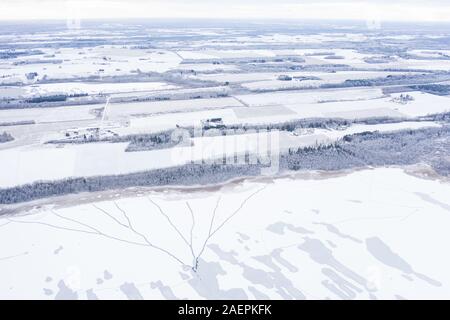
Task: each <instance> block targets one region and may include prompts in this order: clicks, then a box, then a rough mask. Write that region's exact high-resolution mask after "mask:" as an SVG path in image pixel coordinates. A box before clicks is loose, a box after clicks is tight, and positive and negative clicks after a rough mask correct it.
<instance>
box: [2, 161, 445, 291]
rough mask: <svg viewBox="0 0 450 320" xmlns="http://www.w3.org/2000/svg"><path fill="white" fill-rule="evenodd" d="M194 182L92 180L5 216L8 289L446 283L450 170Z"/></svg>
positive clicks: (346, 287)
mask: <svg viewBox="0 0 450 320" xmlns="http://www.w3.org/2000/svg"><path fill="white" fill-rule="evenodd" d="M187 191H188V190H185V189H178V190H176V189H160V190H145V189H142V190H141V189H139V190H135V194H136V196H133V197H129V196H126V197H122V196H121V194H120V193H121V192H117V193H114V192H110V193H103V194H98V197H97V196H96V195H95V194H94V195H92V196H91V197H90V198H91V200H89V202H86V203H84V204H81V205H72V204H70V203H64V201H59V202H56V203H59V204H56V205H51V204H50V205H47V206H43V207H41V208H35V209H33V210H29V211H27V212H24V213H23V214H21V215H19V216H10V217H8V216H4V217H2V218H1V219H0V228H1V232H0V239H1V241H2V242H4V243H6V242H7V243H9V244H10V245H8V246H2V248H1V249H0V271H1V272H0V275H1V276H0V278H1V281H0V297H1V298H2V299H14V298H39V299H41V298H42V299H64V298H66V299H67V298H70V299H96V298H99V299H107V298H111V299H127V298H128V299H141V298H145V299H185V298H189V299H194V298H201V299H204V298H208V299H231V298H242V299H265V298H271V299H304V298H308V299H327V298H331V299H352V298H359V299H404V298H406V299H414V298H429V299H432V298H436V299H445V298H448V296H449V290H450V289H449V286H450V276H449V274H448V270H449V268H450V264H449V263H450V262H449V259H447V254H446V247H445V244H446V243H447V242H448V241H450V239H448V236H446V235H447V234H448V232H447V231H446V230H447V226H448V224H449V223H450V215H449V211H450V202H449V200H448V197H447V195H448V193H449V192H450V185H449V183H448V182H444V181H438V180H426V179H422V178H417V177H414V176H412V175H409V174H407V173H405V172H404V171H403V170H401V169H387V168H386V169H375V170H364V171H358V172H353V173H348V174H334V175H330V174H326V173H315V172H310V173H299V174H297V175H296V176H291V177H284V178H278V179H274V180H267V179H253V180H249V181H245V182H239V183H230V184H226V185H224V186H222V187H220V188H211V189H210V190H208V189H200V190H199V189H197V190H192V191H190V192H187ZM80 198H82V196H78V199H79V201H80ZM96 198H97V200H95V199H96ZM274 199H276V201H274ZM323 199H326V201H323ZM82 201H83V200H82V199H81V202H82ZM91 201H92V202H91ZM430 230H433V231H432V232H430ZM399 235H401V236H399ZM197 262H198V265H197V268H194V270H193V269H192V267H193V265H196V264H197ZM30 266H32V268H30Z"/></svg>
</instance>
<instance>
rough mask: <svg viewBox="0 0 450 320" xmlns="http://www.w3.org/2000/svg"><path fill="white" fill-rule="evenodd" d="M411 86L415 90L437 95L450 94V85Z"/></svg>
mask: <svg viewBox="0 0 450 320" xmlns="http://www.w3.org/2000/svg"><path fill="white" fill-rule="evenodd" d="M410 88H411V89H413V90H417V91H423V92H427V93H431V94H435V95H442V96H446V95H450V85H444V84H424V85H418V86H411V87H410Z"/></svg>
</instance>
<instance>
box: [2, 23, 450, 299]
mask: <svg viewBox="0 0 450 320" xmlns="http://www.w3.org/2000/svg"><path fill="white" fill-rule="evenodd" d="M191 24H192V25H191ZM406 26H407V25H406V24H405V25H396V24H392V25H390V24H389V25H387V26H386V28H379V29H378V28H375V29H373V28H370V26H368V25H366V24H364V25H363V26H361V25H358V24H354V22H339V21H335V22H333V24H330V25H328V26H327V25H325V24H323V25H322V23H321V24H315V23H313V24H312V25H309V24H308V23H307V22H306V21H305V22H302V23H301V24H298V25H291V24H290V23H288V22H286V23H284V22H283V23H281V22H270V23H269V22H262V21H260V22H257V23H256V22H255V23H253V22H252V23H248V22H245V21H240V22H239V26H237V25H236V24H234V23H231V22H224V21H210V22H208V24H205V26H202V25H201V24H200V25H197V22H195V23H194V22H189V21H183V22H181V21H178V22H175V21H171V22H168V21H164V22H161V21H159V22H158V21H153V20H152V21H144V20H142V21H141V20H139V21H137V20H136V21H114V22H113V21H111V22H110V21H108V22H107V21H106V20H105V21H86V22H85V21H83V25H82V27H81V28H80V29H76V30H68V29H67V26H66V25H65V24H64V25H60V22H56V21H55V22H52V23H49V22H48V23H47V22H44V21H40V22H33V23H30V24H29V25H28V24H24V25H22V24H20V25H18V24H17V23H13V22H8V23H6V22H5V23H3V22H2V24H1V28H0V242H1V243H2V244H4V245H1V246H0V299H25V298H31V299H424V298H427V299H448V298H449V297H450V275H449V272H448V270H449V269H450V259H449V257H448V254H447V253H446V252H447V248H446V244H447V243H448V242H449V241H450V238H449V237H450V236H449V233H448V231H447V230H448V229H449V225H450V215H449V211H450V202H449V197H448V195H449V193H450V181H449V179H448V173H449V172H450V170H449V167H448V166H449V165H450V158H449V154H450V152H449V150H448V146H449V141H448V136H449V134H448V133H449V131H448V130H449V123H450V122H449V116H448V113H450V44H449V42H448V39H449V34H450V31H449V29H448V27H447V26H446V25H444V24H442V25H435V26H433V28H431V27H430V26H429V25H417V24H414V25H410V26H409V28H410V29H408V28H407V27H406ZM367 28H369V29H370V30H368V29H367ZM409 30H411V31H409ZM426 116H428V117H426ZM425 117H426V118H425ZM193 128H194V129H195V130H193ZM254 128H260V129H261V128H263V129H261V130H260V131H259V132H255V130H254ZM273 128H277V129H278V130H279V131H276V130H272V129H273ZM183 129H189V130H190V131H180V130H183ZM197 129H198V130H197ZM200 129H201V130H200ZM420 129H424V130H420ZM202 130H203V132H202V134H204V135H201V134H200V135H199V134H198V133H199V131H202ZM271 130H272V131H271ZM191 131H194V132H195V133H197V135H195V134H194V136H191ZM400 131H401V132H400ZM376 132H378V134H377V133H376ZM387 132H389V133H393V134H389V135H383V134H381V133H387ZM177 133H178V134H180V133H182V134H187V133H189V137H188V138H186V136H184V135H183V139H182V140H183V141H182V143H180V144H176V143H175V141H179V140H173V141H171V140H170V139H169V138H170V134H172V135H173V138H177V139H178V138H180V136H178V135H175V134H177ZM353 134H359V136H358V137H350V136H349V135H353ZM344 137H346V138H345V139H343V138H344ZM184 138H186V139H184ZM108 139H109V140H108ZM391 144H392V145H391ZM347 147H348V148H347ZM302 148H305V149H303V150H301V149H302ZM371 148H374V150H373V152H372V149H371ZM269 154H270V157H271V158H270V159H271V160H272V161H274V160H275V161H274V162H276V161H277V159H276V158H275V157H276V156H279V155H282V156H281V157H280V158H279V159H278V165H279V168H280V169H281V170H279V171H277V172H276V173H273V172H271V173H270V175H268V174H266V173H267V172H265V170H261V174H260V175H259V176H258V174H259V171H257V170H256V168H261V167H263V165H264V164H266V163H264V162H263V161H260V160H263V159H264V160H266V159H267V158H268V157H269ZM247 158H248V159H247ZM224 159H225V160H226V162H227V164H229V166H226V167H223V168H222V167H220V163H222V162H223V161H224ZM255 159H256V161H255V162H252V161H253V160H255ZM247 160H248V162H249V163H250V164H252V166H248V164H247V163H246V162H247ZM372 160H373V161H372ZM302 161H304V162H302ZM212 162H214V163H215V164H216V165H214V166H208V164H211V163H212ZM230 162H232V163H230ZM322 162H323V163H324V164H323V166H322ZM192 163H196V164H202V165H200V166H194V165H191V164H192ZM368 163H370V164H371V166H367V165H366V164H368ZM232 164H239V166H236V167H234V166H232ZM273 164H274V163H271V165H273ZM316 164H317V166H316ZM393 164H397V166H394V165H393ZM400 164H402V166H400ZM405 164H408V166H406V165H405ZM275 165H276V164H275ZM181 166H183V167H181ZM288 168H289V170H290V169H292V170H297V171H289V170H288ZM300 168H309V169H308V170H306V169H305V170H304V171H298V170H300ZM311 168H321V169H322V168H326V170H339V169H341V168H354V169H353V170H350V169H349V170H347V171H321V172H318V171H314V170H312V169H311ZM355 168H358V169H355ZM155 169H159V170H156V172H152V173H149V171H151V170H155ZM253 169H255V171H252V170H253ZM263 169H266V168H263ZM227 170H228V171H227ZM173 172H176V174H177V176H175V175H174V174H173ZM121 174H124V175H126V174H130V175H127V176H124V177H113V176H116V175H121ZM131 174H132V175H131ZM178 174H179V176H178ZM94 177H96V178H94ZM71 178H80V179H77V180H75V181H72V180H71ZM84 178H89V179H84ZM119 179H121V180H119ZM122 179H123V180H122ZM228 179H234V180H228ZM179 181H181V182H180V184H182V185H183V186H182V187H181V186H177V185H175V183H178V182H179ZM218 181H220V182H218ZM37 182H46V183H41V184H38V183H37ZM197 183H198V184H197ZM137 185H139V186H141V187H133V186H137ZM151 185H152V186H155V185H158V187H151ZM169 185H170V187H169ZM121 186H122V187H121ZM124 186H127V187H124ZM144 186H146V187H144ZM79 190H88V191H89V192H84V193H76V192H78V191H79ZM93 190H105V191H101V192H97V191H93ZM55 195H59V196H55ZM11 203H13V204H11Z"/></svg>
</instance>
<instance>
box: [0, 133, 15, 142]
mask: <svg viewBox="0 0 450 320" xmlns="http://www.w3.org/2000/svg"><path fill="white" fill-rule="evenodd" d="M12 140H14V138H13V136H12V135H10V134H9V133H8V132H3V133H0V143H4V142H9V141H12Z"/></svg>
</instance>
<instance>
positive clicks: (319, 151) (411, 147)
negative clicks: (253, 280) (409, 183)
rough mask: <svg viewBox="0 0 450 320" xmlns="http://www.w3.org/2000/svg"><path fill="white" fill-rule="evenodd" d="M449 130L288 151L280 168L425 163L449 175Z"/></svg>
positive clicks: (364, 137) (373, 135)
mask: <svg viewBox="0 0 450 320" xmlns="http://www.w3.org/2000/svg"><path fill="white" fill-rule="evenodd" d="M449 141H450V127H449V126H443V127H442V128H426V129H420V130H403V131H398V132H391V133H380V132H364V133H359V134H355V135H349V136H345V137H344V138H343V139H342V140H339V141H337V142H335V143H333V144H330V145H325V146H318V147H314V148H302V149H297V150H289V152H288V154H285V155H282V157H281V159H280V165H281V166H282V168H287V169H290V170H305V169H315V170H341V169H349V168H354V167H366V166H387V165H410V164H416V163H421V162H422V163H427V164H429V165H431V166H432V167H433V168H434V169H435V170H436V171H437V172H438V173H439V174H442V175H446V176H448V175H450V162H449V161H448V160H447V159H448V157H449V156H450V148H449Z"/></svg>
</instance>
